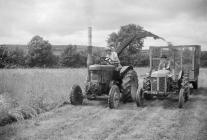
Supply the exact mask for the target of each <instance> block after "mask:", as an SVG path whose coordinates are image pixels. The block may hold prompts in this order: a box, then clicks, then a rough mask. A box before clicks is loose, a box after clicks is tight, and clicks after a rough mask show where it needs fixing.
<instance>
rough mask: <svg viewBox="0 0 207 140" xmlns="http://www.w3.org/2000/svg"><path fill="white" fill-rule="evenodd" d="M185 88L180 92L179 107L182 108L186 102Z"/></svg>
mask: <svg viewBox="0 0 207 140" xmlns="http://www.w3.org/2000/svg"><path fill="white" fill-rule="evenodd" d="M184 91H185V90H184V89H183V88H181V89H180V92H179V99H178V107H179V108H182V107H183V104H184Z"/></svg>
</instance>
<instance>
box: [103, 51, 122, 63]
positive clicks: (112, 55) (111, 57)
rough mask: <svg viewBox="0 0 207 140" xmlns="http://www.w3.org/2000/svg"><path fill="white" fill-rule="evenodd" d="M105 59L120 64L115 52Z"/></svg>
mask: <svg viewBox="0 0 207 140" xmlns="http://www.w3.org/2000/svg"><path fill="white" fill-rule="evenodd" d="M106 57H108V58H110V59H111V60H112V61H116V62H118V63H120V60H119V57H118V55H117V53H116V52H111V54H110V55H109V54H107V55H106Z"/></svg>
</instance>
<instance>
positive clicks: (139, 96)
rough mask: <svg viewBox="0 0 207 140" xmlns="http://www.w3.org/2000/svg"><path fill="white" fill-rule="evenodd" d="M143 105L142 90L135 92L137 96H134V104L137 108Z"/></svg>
mask: <svg viewBox="0 0 207 140" xmlns="http://www.w3.org/2000/svg"><path fill="white" fill-rule="evenodd" d="M143 103H144V98H143V90H142V89H140V90H137V94H136V104H137V107H140V106H143Z"/></svg>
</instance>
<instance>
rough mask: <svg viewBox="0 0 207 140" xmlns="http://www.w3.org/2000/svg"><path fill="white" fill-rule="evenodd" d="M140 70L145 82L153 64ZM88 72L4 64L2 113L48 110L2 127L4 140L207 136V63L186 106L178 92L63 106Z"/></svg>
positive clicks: (1, 73) (0, 98) (0, 74)
mask: <svg viewBox="0 0 207 140" xmlns="http://www.w3.org/2000/svg"><path fill="white" fill-rule="evenodd" d="M136 71H137V73H138V75H139V82H140V86H141V83H142V76H141V75H143V74H144V73H146V72H147V68H136ZM86 74H87V71H86V69H42V70H40V69H30V70H22V69H18V70H1V71H0V93H1V95H0V101H1V102H0V104H1V112H0V113H2V114H1V117H2V116H4V113H5V112H7V111H8V110H12V109H13V108H15V107H17V106H28V107H32V108H35V109H36V108H39V109H40V110H43V111H42V112H44V111H48V112H44V113H41V114H39V115H38V116H36V117H34V118H32V119H29V120H19V121H18V122H16V123H12V124H9V125H6V126H2V127H0V140H3V139H32V140H33V139H34V140H35V139H88V140H91V139H100V140H102V139H144V140H151V139H157V140H160V139H171V140H174V139H181V140H183V139H185V140H195V139H200V140H206V139H207V111H206V110H207V79H206V78H207V69H201V70H200V76H199V89H198V90H195V91H194V92H193V94H192V95H191V97H190V101H189V102H187V103H186V104H185V106H184V108H183V109H178V108H177V96H170V97H168V98H167V99H165V100H161V99H153V100H152V101H146V102H145V104H144V107H141V108H137V107H136V105H135V103H127V104H121V105H120V108H119V109H117V110H111V109H109V108H108V107H107V101H93V102H92V101H90V102H87V103H85V104H84V105H82V106H72V105H70V104H66V105H64V106H62V104H64V103H65V102H66V103H67V101H68V97H69V92H70V88H71V87H72V85H73V84H74V83H78V84H80V85H81V87H82V88H83V87H84V82H85V79H86ZM60 106H62V107H60ZM50 109H52V110H51V111H49V110H50Z"/></svg>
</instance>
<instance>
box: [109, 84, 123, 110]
mask: <svg viewBox="0 0 207 140" xmlns="http://www.w3.org/2000/svg"><path fill="white" fill-rule="evenodd" d="M120 96H121V94H120V91H119V87H118V86H117V85H113V86H112V87H111V89H110V91H109V98H108V104H109V108H111V109H113V108H115V109H116V108H118V106H119V102H120Z"/></svg>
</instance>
